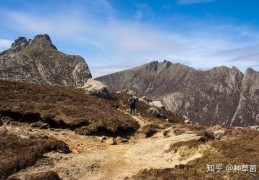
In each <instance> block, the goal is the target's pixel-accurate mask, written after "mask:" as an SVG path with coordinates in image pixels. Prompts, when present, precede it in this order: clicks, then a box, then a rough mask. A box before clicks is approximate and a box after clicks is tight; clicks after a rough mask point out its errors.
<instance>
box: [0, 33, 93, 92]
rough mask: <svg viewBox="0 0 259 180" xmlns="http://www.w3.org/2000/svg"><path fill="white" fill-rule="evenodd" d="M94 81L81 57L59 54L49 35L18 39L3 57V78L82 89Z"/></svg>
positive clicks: (0, 67) (0, 66) (0, 56)
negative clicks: (87, 82) (90, 79)
mask: <svg viewBox="0 0 259 180" xmlns="http://www.w3.org/2000/svg"><path fill="white" fill-rule="evenodd" d="M90 77H92V76H91V73H90V71H89V68H88V65H87V64H86V62H85V60H84V59H83V58H82V57H80V56H74V55H67V54H64V53H62V52H60V51H58V50H57V48H56V47H55V46H54V45H53V44H52V42H51V39H50V37H49V36H48V35H46V34H44V35H37V36H36V37H35V38H34V39H33V40H27V39H26V38H25V37H19V38H18V39H17V40H15V42H14V43H13V44H12V46H11V48H10V49H8V50H6V51H3V52H1V53H0V78H1V79H8V80H19V81H29V82H35V83H46V84H56V85H63V86H76V87H78V86H83V85H84V83H85V82H86V81H87V79H88V78H90Z"/></svg>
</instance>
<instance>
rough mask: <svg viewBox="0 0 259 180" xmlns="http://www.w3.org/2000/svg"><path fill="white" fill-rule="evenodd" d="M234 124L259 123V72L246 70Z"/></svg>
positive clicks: (232, 122)
mask: <svg viewBox="0 0 259 180" xmlns="http://www.w3.org/2000/svg"><path fill="white" fill-rule="evenodd" d="M231 124H232V125H239V124H241V125H243V126H250V125H259V73H258V72H256V71H254V70H253V69H252V68H248V69H247V70H246V73H245V76H244V78H243V81H242V88H241V94H240V99H239V104H238V107H237V109H236V112H235V114H234V116H233V118H232V121H231Z"/></svg>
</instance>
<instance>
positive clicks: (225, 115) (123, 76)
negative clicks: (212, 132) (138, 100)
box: [96, 61, 259, 126]
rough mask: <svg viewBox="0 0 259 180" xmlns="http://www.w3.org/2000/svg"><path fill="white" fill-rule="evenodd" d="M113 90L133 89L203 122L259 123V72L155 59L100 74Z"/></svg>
mask: <svg viewBox="0 0 259 180" xmlns="http://www.w3.org/2000/svg"><path fill="white" fill-rule="evenodd" d="M96 79H97V80H99V81H101V82H103V83H105V84H106V85H107V86H108V88H109V89H110V90H111V91H112V92H116V91H118V90H121V89H125V88H127V89H132V90H134V91H135V92H137V93H138V94H139V95H140V96H142V95H146V96H148V97H150V98H152V99H157V100H160V101H162V102H163V103H164V104H165V105H166V107H167V108H168V109H170V110H172V111H174V112H176V113H179V114H181V115H184V116H186V117H188V119H190V120H191V121H192V122H194V123H199V124H203V125H216V124H221V125H236V126H249V125H258V124H259V108H258V106H259V94H258V93H259V88H258V87H259V73H258V72H256V71H254V70H253V69H251V68H250V69H248V70H247V71H246V73H245V74H243V73H242V72H241V71H239V70H238V69H237V68H235V67H232V68H227V67H224V66H222V67H215V68H213V69H211V70H207V71H200V70H195V69H193V68H190V67H188V66H185V65H181V64H173V63H171V62H169V61H164V62H161V63H160V62H158V61H154V62H151V63H148V64H145V65H143V66H140V67H136V68H133V69H129V70H125V71H121V72H117V73H114V74H110V75H106V76H102V77H99V78H96Z"/></svg>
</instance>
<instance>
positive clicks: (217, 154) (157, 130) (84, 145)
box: [0, 34, 259, 180]
mask: <svg viewBox="0 0 259 180" xmlns="http://www.w3.org/2000/svg"><path fill="white" fill-rule="evenodd" d="M98 80H99V81H98ZM100 81H102V82H100ZM105 83H106V85H107V86H108V88H109V89H110V91H108V89H107V87H106V86H105ZM258 84H259V83H258V72H256V71H254V70H253V69H251V68H249V69H247V71H246V72H245V74H243V73H242V72H241V71H239V70H238V69H237V68H235V67H233V68H227V67H216V68H213V69H211V70H207V71H200V70H195V69H193V68H191V67H188V66H184V65H181V64H173V63H171V62H169V61H164V62H158V61H154V62H151V63H148V64H146V65H143V66H140V67H136V68H133V69H129V70H125V71H122V72H118V73H114V74H110V75H107V76H103V77H99V78H96V79H93V78H91V73H90V71H89V68H88V65H87V63H86V62H85V60H84V59H83V58H82V57H80V56H74V55H66V54H64V53H62V52H60V51H58V50H57V48H56V47H55V46H54V45H53V44H52V41H51V40H50V37H49V36H48V35H46V34H45V35H37V36H36V37H35V38H34V39H33V40H27V39H26V38H24V37H20V38H18V39H17V40H16V41H15V42H14V43H13V44H12V47H11V48H10V49H8V50H6V51H4V52H2V53H0V152H1V153H0V160H1V161H0V162H1V163H0V180H6V179H9V180H11V179H12V180H14V179H15V180H35V179H37V180H47V179H50V180H60V179H64V180H66V179H75V180H79V179H80V180H81V179H82V180H84V179H128V180H129V179H130V180H139V179H147V180H154V179H165V180H167V179H168V180H171V179H199V180H200V179H222V178H224V179H257V177H258V176H259V174H258V173H259V172H258V171H256V166H257V167H258V162H259V154H258V152H259V141H258V137H259V126H258V96H259V93H258V87H259V86H258ZM125 88H126V89H125ZM118 90H119V91H118ZM133 90H134V91H135V92H134V91H133ZM111 92H116V93H111ZM132 96H137V97H138V102H137V104H136V108H137V111H135V112H134V113H133V114H131V113H130V109H129V105H130V104H129V99H130V98H131V97H132ZM141 96H143V97H141ZM144 96H145V97H144ZM135 98H136V97H135ZM154 100H155V101H154ZM157 100H160V101H157ZM161 102H162V103H163V104H162V103H161ZM171 110H172V111H173V112H172V111H171ZM184 116H185V117H184ZM188 119H190V120H191V122H190V120H188ZM203 124H204V125H215V124H217V125H215V126H204V125H203ZM220 124H221V125H220ZM222 125H227V126H222ZM230 125H233V127H231V126H230ZM251 125H255V126H251ZM256 125H257V126H256ZM236 126H248V127H236ZM229 165H230V166H233V167H232V168H233V169H231V168H230V169H227V167H230V166H229ZM225 168H226V169H225ZM229 170H230V171H229Z"/></svg>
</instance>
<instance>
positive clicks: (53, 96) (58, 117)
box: [0, 80, 138, 134]
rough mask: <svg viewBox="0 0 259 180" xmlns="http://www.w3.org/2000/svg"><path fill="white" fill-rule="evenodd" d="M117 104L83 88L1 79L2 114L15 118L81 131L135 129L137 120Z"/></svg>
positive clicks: (88, 132) (0, 100)
mask: <svg viewBox="0 0 259 180" xmlns="http://www.w3.org/2000/svg"><path fill="white" fill-rule="evenodd" d="M116 106H117V105H116V101H109V100H105V99H101V98H98V97H95V96H90V95H85V93H84V91H82V90H80V89H75V88H68V87H60V86H51V85H39V84H34V83H22V82H13V81H3V80H0V114H1V115H2V116H8V117H11V118H12V119H14V120H16V121H21V122H28V121H29V122H36V121H44V122H46V123H48V124H49V125H50V126H51V127H58V128H70V129H78V130H76V132H78V133H80V134H92V133H96V132H100V131H105V132H107V133H116V132H119V131H120V132H121V131H124V132H128V131H134V130H136V129H137V128H138V123H137V122H136V121H135V120H134V119H133V118H131V117H130V116H128V115H125V114H124V113H123V112H120V111H118V110H117V109H116ZM83 130H84V131H83Z"/></svg>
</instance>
